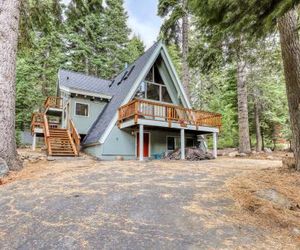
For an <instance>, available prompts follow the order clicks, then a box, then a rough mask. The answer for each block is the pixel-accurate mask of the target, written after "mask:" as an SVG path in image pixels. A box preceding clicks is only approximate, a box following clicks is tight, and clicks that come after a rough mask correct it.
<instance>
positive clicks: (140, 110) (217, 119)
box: [118, 99, 222, 128]
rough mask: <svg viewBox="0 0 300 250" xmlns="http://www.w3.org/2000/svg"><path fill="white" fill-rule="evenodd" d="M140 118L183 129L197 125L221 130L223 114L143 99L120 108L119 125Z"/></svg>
mask: <svg viewBox="0 0 300 250" xmlns="http://www.w3.org/2000/svg"><path fill="white" fill-rule="evenodd" d="M139 118H143V119H147V120H156V121H166V122H168V123H169V127H171V125H172V123H179V124H180V125H181V126H182V127H186V126H187V125H195V126H206V127H217V128H220V127H221V125H222V115H221V114H217V113H212V112H206V111H201V110H193V109H186V108H183V107H181V106H176V105H171V104H164V103H157V102H153V101H148V100H143V99H135V100H133V101H131V102H129V103H128V104H126V105H124V106H122V107H120V108H119V119H118V120H119V125H120V124H121V123H122V122H124V121H125V120H128V119H134V120H135V122H137V120H138V119H139Z"/></svg>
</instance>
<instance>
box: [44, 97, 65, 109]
mask: <svg viewBox="0 0 300 250" xmlns="http://www.w3.org/2000/svg"><path fill="white" fill-rule="evenodd" d="M44 108H45V110H47V109H49V108H54V109H62V108H63V99H62V98H61V97H57V96H48V97H47V99H46V100H45V102H44Z"/></svg>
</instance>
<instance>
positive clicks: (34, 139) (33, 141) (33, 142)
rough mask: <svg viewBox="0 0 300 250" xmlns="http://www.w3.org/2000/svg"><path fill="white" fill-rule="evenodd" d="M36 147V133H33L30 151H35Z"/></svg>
mask: <svg viewBox="0 0 300 250" xmlns="http://www.w3.org/2000/svg"><path fill="white" fill-rule="evenodd" d="M35 148H36V133H33V138H32V151H35Z"/></svg>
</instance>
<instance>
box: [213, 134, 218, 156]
mask: <svg viewBox="0 0 300 250" xmlns="http://www.w3.org/2000/svg"><path fill="white" fill-rule="evenodd" d="M217 155H218V133H216V132H214V133H213V156H214V158H215V159H217Z"/></svg>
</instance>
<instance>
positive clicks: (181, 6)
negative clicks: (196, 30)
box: [158, 0, 190, 96]
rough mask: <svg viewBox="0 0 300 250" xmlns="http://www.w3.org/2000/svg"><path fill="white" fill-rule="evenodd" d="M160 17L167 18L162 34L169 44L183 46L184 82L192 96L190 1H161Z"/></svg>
mask: <svg viewBox="0 0 300 250" xmlns="http://www.w3.org/2000/svg"><path fill="white" fill-rule="evenodd" d="M158 15H159V16H161V17H164V18H166V19H165V21H164V23H163V25H162V27H161V32H162V34H163V37H164V39H165V40H166V41H167V43H170V42H173V43H175V44H176V45H179V44H181V50H182V82H183V85H184V88H185V91H186V93H187V94H188V96H189V95H190V91H189V85H190V69H189V64H188V55H189V8H188V0H180V1H173V0H159V4H158Z"/></svg>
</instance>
